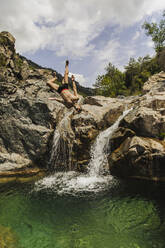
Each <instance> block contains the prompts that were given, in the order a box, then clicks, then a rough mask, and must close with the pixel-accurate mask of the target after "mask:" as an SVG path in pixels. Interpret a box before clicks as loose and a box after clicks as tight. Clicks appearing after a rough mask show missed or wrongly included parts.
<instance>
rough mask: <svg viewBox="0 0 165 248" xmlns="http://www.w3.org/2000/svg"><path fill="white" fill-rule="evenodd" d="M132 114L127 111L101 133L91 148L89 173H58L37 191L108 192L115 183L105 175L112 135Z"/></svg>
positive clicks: (42, 183) (38, 186) (42, 182)
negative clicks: (126, 117)
mask: <svg viewBox="0 0 165 248" xmlns="http://www.w3.org/2000/svg"><path fill="white" fill-rule="evenodd" d="M129 112H130V110H126V111H124V112H123V114H122V115H121V116H120V117H119V119H118V120H117V121H116V122H115V123H114V124H113V125H112V126H111V127H109V128H108V129H106V130H105V131H103V132H101V133H100V134H99V135H98V137H97V138H96V141H95V143H94V145H93V146H92V148H91V161H90V162H89V165H88V173H87V174H81V173H78V172H75V171H69V172H58V173H55V174H54V175H51V176H49V177H45V178H43V179H42V180H39V181H38V182H37V183H36V184H35V190H36V191H39V190H42V189H45V188H47V189H52V190H53V191H55V192H57V194H59V195H62V194H76V193H79V192H99V191H103V190H106V189H107V188H109V187H110V186H111V184H113V183H114V181H115V180H114V179H113V177H112V176H111V175H106V176H105V175H103V172H104V167H106V165H107V163H108V161H107V148H108V145H109V140H110V139H111V137H112V134H113V133H114V132H115V130H116V129H117V128H118V126H119V123H120V121H121V120H122V119H123V118H124V117H125V116H126V115H127V114H128V113H129ZM54 137H55V141H54V142H55V143H54V145H55V147H56V145H57V146H58V144H57V143H58V139H59V133H58V132H57V134H56V133H55V136H54ZM55 149H56V148H55Z"/></svg>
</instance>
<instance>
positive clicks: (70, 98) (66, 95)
mask: <svg viewBox="0 0 165 248" xmlns="http://www.w3.org/2000/svg"><path fill="white" fill-rule="evenodd" d="M68 74H69V61H68V60H67V61H66V64H65V72H64V78H63V80H62V85H61V86H59V85H58V84H56V83H54V81H55V80H56V79H57V77H56V76H55V77H54V78H52V79H50V80H49V81H48V82H47V84H48V85H49V86H50V87H51V88H53V89H55V90H56V91H57V92H58V93H59V94H60V95H61V97H62V98H63V99H59V98H57V97H54V98H49V99H50V100H56V101H58V102H61V103H65V104H66V106H67V107H74V108H75V109H76V110H78V111H80V110H81V107H80V106H79V104H78V103H77V102H78V100H79V97H78V94H77V87H76V84H75V78H74V76H73V75H72V77H71V79H72V84H73V92H74V94H72V93H71V92H70V91H69V88H68Z"/></svg>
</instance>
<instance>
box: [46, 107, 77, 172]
mask: <svg viewBox="0 0 165 248" xmlns="http://www.w3.org/2000/svg"><path fill="white" fill-rule="evenodd" d="M73 111H74V110H73V109H71V110H70V111H69V112H67V113H66V114H65V116H64V117H63V118H62V119H61V121H60V122H59V124H58V125H57V127H56V129H55V130H54V136H53V145H52V150H51V157H50V165H51V168H53V169H55V168H56V167H57V166H61V168H67V167H69V169H71V163H72V160H71V154H72V140H73V138H74V134H73V131H72V129H71V126H70V118H71V115H72V114H73Z"/></svg>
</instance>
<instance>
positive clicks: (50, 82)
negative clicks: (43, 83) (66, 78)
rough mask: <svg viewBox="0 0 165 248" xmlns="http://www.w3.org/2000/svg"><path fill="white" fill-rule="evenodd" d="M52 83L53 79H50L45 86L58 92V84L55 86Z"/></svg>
mask: <svg viewBox="0 0 165 248" xmlns="http://www.w3.org/2000/svg"><path fill="white" fill-rule="evenodd" d="M53 82H54V78H53V79H50V80H49V81H48V82H47V84H48V85H49V86H50V87H51V88H53V89H54V90H56V91H57V90H58V88H59V85H58V84H56V83H53Z"/></svg>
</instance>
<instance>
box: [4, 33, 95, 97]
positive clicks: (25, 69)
mask: <svg viewBox="0 0 165 248" xmlns="http://www.w3.org/2000/svg"><path fill="white" fill-rule="evenodd" d="M54 72H55V70H53V69H50V68H44V67H42V66H40V65H38V64H36V63H34V62H33V61H31V60H28V59H27V58H25V57H24V56H21V55H19V54H18V53H16V50H15V38H14V37H13V36H12V35H11V34H10V33H8V32H1V33H0V82H3V81H5V82H8V83H10V85H5V86H4V85H2V83H0V89H1V93H2V92H3V91H4V90H7V92H9V91H13V90H15V89H16V87H17V85H20V84H22V85H26V80H29V79H34V78H38V79H43V80H45V81H47V80H48V78H49V77H51V76H52V75H53V73H54ZM56 74H57V78H58V81H59V82H61V81H62V77H63V76H62V75H61V74H60V73H58V72H57V71H56ZM69 85H70V87H72V84H71V79H70V78H69ZM76 85H77V89H78V92H79V94H80V95H83V96H88V95H93V94H94V90H93V89H91V88H86V87H83V86H81V85H80V84H79V83H78V82H76ZM6 87H7V88H6ZM5 88H6V89H5Z"/></svg>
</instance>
